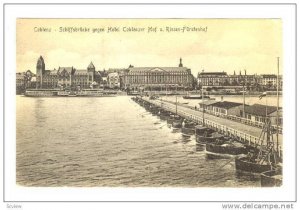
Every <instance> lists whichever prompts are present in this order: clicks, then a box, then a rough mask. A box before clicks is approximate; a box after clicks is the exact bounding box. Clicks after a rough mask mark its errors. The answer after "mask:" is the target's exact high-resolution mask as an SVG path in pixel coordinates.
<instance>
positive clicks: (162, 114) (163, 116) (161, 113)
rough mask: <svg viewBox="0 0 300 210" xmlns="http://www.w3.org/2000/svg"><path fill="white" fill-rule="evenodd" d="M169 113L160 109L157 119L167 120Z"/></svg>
mask: <svg viewBox="0 0 300 210" xmlns="http://www.w3.org/2000/svg"><path fill="white" fill-rule="evenodd" d="M170 115H171V113H170V112H169V111H166V110H163V109H161V110H160V111H159V118H160V119H161V120H167V119H168V118H169V117H170Z"/></svg>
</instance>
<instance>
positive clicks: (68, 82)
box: [36, 56, 101, 88]
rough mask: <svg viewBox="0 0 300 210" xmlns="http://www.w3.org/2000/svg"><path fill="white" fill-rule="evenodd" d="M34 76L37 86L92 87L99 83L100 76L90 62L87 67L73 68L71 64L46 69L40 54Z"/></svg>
mask: <svg viewBox="0 0 300 210" xmlns="http://www.w3.org/2000/svg"><path fill="white" fill-rule="evenodd" d="M36 76H37V88H92V87H93V86H94V85H95V84H99V82H100V77H101V75H100V74H99V73H98V72H96V71H95V66H94V64H93V63H92V62H91V63H90V64H89V65H88V67H87V69H75V68H74V67H73V66H72V67H59V68H58V69H57V70H56V69H54V70H46V68H45V62H44V59H43V57H42V56H40V57H39V59H38V61H37V65H36Z"/></svg>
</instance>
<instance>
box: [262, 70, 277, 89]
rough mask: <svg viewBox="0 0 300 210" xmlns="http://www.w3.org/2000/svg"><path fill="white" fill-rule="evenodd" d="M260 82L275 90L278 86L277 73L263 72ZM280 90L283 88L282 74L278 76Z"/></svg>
mask: <svg viewBox="0 0 300 210" xmlns="http://www.w3.org/2000/svg"><path fill="white" fill-rule="evenodd" d="M259 84H260V85H261V86H263V87H266V88H267V89H273V90H275V89H276V88H277V75H275V74H262V75H260V77H259ZM278 85H279V90H282V75H279V77H278Z"/></svg>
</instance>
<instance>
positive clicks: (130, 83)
mask: <svg viewBox="0 0 300 210" xmlns="http://www.w3.org/2000/svg"><path fill="white" fill-rule="evenodd" d="M121 79H122V88H124V89H132V90H140V89H143V90H166V89H168V90H172V89H173V90H175V89H177V90H179V89H192V88H193V85H194V77H193V75H192V74H191V70H190V69H188V68H187V67H183V64H182V59H181V58H180V63H179V66H178V67H133V66H131V65H130V66H129V68H128V71H126V72H124V75H123V76H122V78H121Z"/></svg>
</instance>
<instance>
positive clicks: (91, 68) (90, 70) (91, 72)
mask: <svg viewBox="0 0 300 210" xmlns="http://www.w3.org/2000/svg"><path fill="white" fill-rule="evenodd" d="M87 71H88V84H89V85H91V84H92V83H93V82H94V75H95V66H94V64H93V62H91V63H90V65H89V66H88V67H87Z"/></svg>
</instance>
